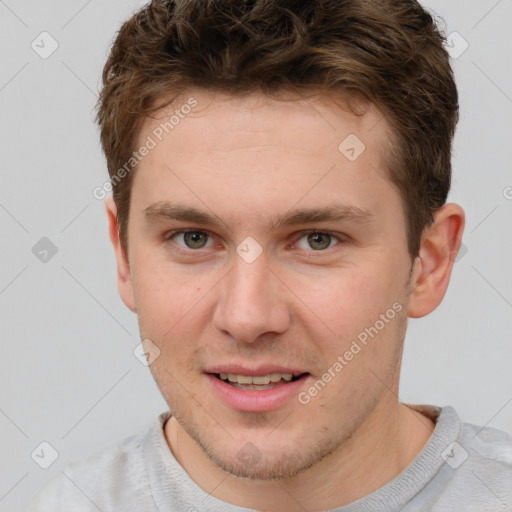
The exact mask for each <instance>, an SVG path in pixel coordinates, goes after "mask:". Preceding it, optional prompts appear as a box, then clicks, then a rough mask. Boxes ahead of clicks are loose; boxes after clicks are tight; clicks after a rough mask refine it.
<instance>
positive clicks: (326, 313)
mask: <svg viewBox="0 0 512 512" xmlns="http://www.w3.org/2000/svg"><path fill="white" fill-rule="evenodd" d="M290 279H291V277H290ZM291 282H292V283H293V282H294V286H293V287H292V289H293V290H294V292H295V293H296V295H297V296H298V297H299V298H300V299H301V300H302V302H303V303H304V305H305V306H306V307H307V308H308V309H309V316H310V318H311V321H310V325H311V326H313V328H314V329H315V330H316V331H317V332H318V333H319V335H320V330H321V331H322V332H323V333H324V335H323V338H324V339H327V338H330V339H333V344H334V345H336V346H337V345H339V343H340V341H342V340H345V341H347V340H351V339H352V338H353V337H355V336H357V334H358V333H359V332H361V331H362V330H364V328H365V327H369V326H371V325H373V324H374V323H375V322H376V321H377V320H378V319H379V316H380V315H381V314H384V313H386V311H387V310H388V309H389V308H392V306H393V304H394V303H395V302H396V301H400V300H401V298H402V293H403V290H401V289H400V286H399V284H398V283H399V282H400V280H399V278H398V277H397V276H395V277H393V272H390V270H389V269H388V270H387V272H384V271H383V270H381V269H380V268H379V267H378V266H375V267H374V268H370V269H369V268H362V267H355V266H353V267H351V268H348V267H347V268H337V269H329V270H326V269H323V270H322V271H321V272H317V273H316V274H315V275H308V276H297V275H296V276H295V278H294V279H293V280H292V281H291ZM305 311H306V310H305ZM319 319H320V320H321V321H320V322H319V321H318V320H319Z"/></svg>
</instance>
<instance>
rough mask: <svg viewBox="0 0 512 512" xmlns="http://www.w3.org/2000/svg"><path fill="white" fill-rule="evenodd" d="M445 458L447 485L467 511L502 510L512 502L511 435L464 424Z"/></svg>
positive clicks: (448, 448)
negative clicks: (465, 505)
mask: <svg viewBox="0 0 512 512" xmlns="http://www.w3.org/2000/svg"><path fill="white" fill-rule="evenodd" d="M443 458H444V459H445V462H446V464H445V467H444V471H443V472H442V473H444V475H445V478H446V482H450V483H451V485H449V488H450V489H451V491H452V493H453V495H454V496H458V500H461V501H460V502H462V500H465V501H464V503H467V504H468V505H467V507H468V508H467V510H468V511H471V512H473V511H476V510H484V509H485V510H501V508H500V507H502V506H503V504H504V503H509V504H510V503H512V435H511V434H510V433H508V432H504V431H501V430H498V429H495V428H491V427H487V426H478V425H474V424H472V423H465V422H461V428H460V433H459V436H458V437H457V439H456V440H455V441H454V442H453V443H451V445H450V446H448V447H447V449H446V450H445V452H444V457H443ZM457 503H459V501H457ZM479 507H480V508H479ZM482 507H484V508H482ZM485 507H487V508H485Z"/></svg>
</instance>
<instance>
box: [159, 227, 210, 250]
mask: <svg viewBox="0 0 512 512" xmlns="http://www.w3.org/2000/svg"><path fill="white" fill-rule="evenodd" d="M166 238H167V239H168V240H174V241H175V242H176V243H177V244H178V245H179V246H181V247H184V248H186V249H192V250H193V249H204V248H205V247H206V244H207V243H208V242H209V241H210V242H211V240H209V238H210V236H209V235H208V233H205V232H204V231H192V230H191V231H177V232H175V233H170V234H169V235H168V236H167V237H166Z"/></svg>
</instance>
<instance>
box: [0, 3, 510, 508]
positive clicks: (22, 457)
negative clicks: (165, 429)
mask: <svg viewBox="0 0 512 512" xmlns="http://www.w3.org/2000/svg"><path fill="white" fill-rule="evenodd" d="M142 4H143V2H141V1H135V0H109V1H100V0H89V1H85V0H67V1H64V0H52V1H36V0H24V1H21V0H5V1H1V0H0V41H1V43H0V62H1V66H0V143H1V151H0V169H1V171H0V172H1V188H0V235H1V242H0V243H1V246H0V247H1V250H0V315H1V321H0V336H1V359H0V432H1V436H0V464H1V467H0V510H1V511H14V510H19V509H20V507H22V506H23V504H24V503H25V502H26V501H27V500H28V499H29V498H31V497H32V496H33V495H34V494H35V493H36V492H37V491H38V490H39V489H40V488H41V487H42V486H43V484H44V483H45V482H46V481H47V480H48V479H49V478H50V477H51V476H53V475H54V474H56V473H58V472H59V471H60V470H61V469H62V468H63V467H64V465H65V464H67V463H68V462H69V461H70V460H73V459H77V458H82V457H84V456H87V455H88V454H90V453H91V452H94V451H97V450H100V449H101V448H103V447H104V446H107V445H109V444H111V443H112V442H114V441H116V440H118V439H120V438H122V437H125V436H127V435H130V434H132V433H134V432H136V431H138V430H139V429H142V428H145V427H146V426H147V425H148V424H149V423H150V422H152V421H153V419H154V418H155V417H156V415H157V414H159V413H160V412H162V411H164V410H166V408H167V407H166V404H165V402H164V401H163V399H162V398H161V396H160V393H159V391H158V389H157V387H156V385H155V384H154V383H153V380H152V378H151V375H150V372H149V369H148V368H147V367H145V366H143V365H142V364H141V363H140V362H139V360H138V359H136V358H135V356H134V355H133V350H134V348H135V347H136V346H137V345H138V343H139V341H140V340H139V337H138V327H137V322H136V317H135V315H134V314H132V313H131V312H130V311H128V310H127V309H126V308H125V306H124V305H123V303H122V302H121V300H120V298H119V297H118V294H117V288H116V269H115V264H114V255H113V251H112V250H111V247H110V245H109V244H110V242H109V240H108V234H107V222H106V215H105V213H104V207H103V203H102V202H101V201H98V200H96V199H95V198H94V197H93V195H92V191H93V189H94V188H95V187H97V186H100V185H102V184H103V183H104V181H105V179H106V178H107V173H106V167H105V162H104V159H103V156H102V154H101V152H100V147H99V137H98V133H97V129H96V127H95V125H94V123H93V116H94V112H93V107H94V104H95V101H96V96H97V91H98V86H99V78H100V73H101V70H102V67H103V64H104V61H105V59H106V56H107V51H108V47H109V43H110V41H111V40H112V37H113V36H114V33H115V31H116V30H117V29H118V28H119V26H120V23H121V22H122V21H123V20H124V19H126V18H127V17H128V16H129V15H130V13H132V12H133V11H134V9H136V8H138V7H139V6H141V5H142ZM426 5H428V6H429V7H430V8H432V9H434V10H435V11H436V12H437V13H439V14H441V15H442V16H443V18H444V20H445V24H446V31H447V33H448V34H452V33H453V32H454V31H456V32H458V33H459V34H460V35H461V36H462V37H463V38H464V40H466V41H467V43H468V44H469V48H468V49H467V50H466V51H465V52H464V53H463V54H462V55H460V56H459V57H458V58H456V59H454V60H453V65H454V69H455V72H456V78H457V81H458V85H459V90H460V103H461V122H460V124H459V127H458V132H457V135H456V140H455V147H454V160H453V161H454V180H453V188H452V192H451V197H450V200H451V201H455V202H458V203H460V204H461V205H462V206H463V207H464V208H465V210H466V213H467V226H466V231H465V234H464V239H463V242H464V245H465V247H466V248H467V253H466V254H464V255H463V257H462V258H461V259H460V260H459V261H458V262H457V263H456V265H455V268H454V273H453V277H452V281H451V286H450V289H449V291H448V293H447V295H446V298H445V300H444V302H443V304H442V305H441V306H440V307H439V308H438V309H437V310H436V311H435V312H434V313H433V314H431V315H430V316H428V317H427V318H424V319H419V320H411V321H410V324H409V325H410V326H409V332H408V337H407V341H406V348H405V355H404V361H403V373H402V383H401V399H402V400H404V401H408V402H414V403H430V404H436V405H446V404H451V405H453V406H455V408H456V410H457V411H458V413H459V415H460V416H461V417H462V418H463V419H465V420H466V421H470V422H472V423H477V424H480V425H490V426H493V427H496V428H500V429H503V430H508V431H512V372H511V371H510V366H511V361H512V343H511V342H510V332H511V330H512V269H511V265H512V200H511V199H510V198H511V197H512V188H507V187H512V170H511V158H510V157H511V146H512V127H511V123H510V119H511V116H512V66H511V58H510V51H511V49H512V32H511V31H510V20H511V19H512V0H500V1H496V0H479V1H475V0H472V1H468V0H452V1H446V0H445V1H442V0H435V1H434V0H432V1H428V2H426ZM43 31H47V32H49V33H50V34H51V36H52V37H53V38H54V39H55V40H56V41H57V42H58V45H59V47H58V49H57V50H56V51H55V53H53V54H52V55H51V56H50V57H49V58H47V59H42V58H41V57H40V56H39V55H38V54H37V53H36V52H35V51H34V50H33V49H32V48H31V43H32V41H33V40H36V43H37V42H38V41H39V43H38V44H39V45H40V46H41V45H42V43H40V39H41V38H40V37H39V34H40V33H41V32H43ZM460 44H461V41H460V40H459V41H458V42H457V43H456V44H455V49H454V51H458V50H460V49H461V48H462V47H461V46H460ZM457 45H458V46H457ZM45 48H46V49H48V48H49V41H48V40H46V43H45ZM506 196H508V197H509V199H507V197H506ZM42 237H47V238H49V239H50V240H51V241H52V242H53V243H54V244H55V246H56V247H57V249H58V252H57V254H56V255H55V256H53V257H52V258H51V259H50V258H48V259H49V261H47V262H46V263H44V262H41V261H40V260H39V259H38V258H37V257H36V256H35V255H34V254H33V252H32V248H33V246H34V245H35V244H36V243H37V242H38V241H39V240H40V239H41V238H42ZM43 441H46V442H48V443H50V444H51V446H53V447H54V449H55V450H56V451H57V452H58V454H59V457H58V459H57V460H56V461H55V462H54V464H53V465H51V466H50V467H49V468H48V469H46V470H44V469H42V468H40V467H39V465H38V464H36V462H35V461H34V460H33V459H32V457H31V453H32V452H33V451H34V450H35V449H36V448H37V447H39V445H40V443H41V442H43ZM39 450H41V449H39ZM43 452H45V450H43ZM36 453H42V452H41V451H39V452H37V451H36ZM45 453H46V454H48V450H47V449H46V452H45ZM35 458H36V459H37V457H35ZM40 462H41V460H40Z"/></svg>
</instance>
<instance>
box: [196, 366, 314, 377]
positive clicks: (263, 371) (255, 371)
mask: <svg viewBox="0 0 512 512" xmlns="http://www.w3.org/2000/svg"><path fill="white" fill-rule="evenodd" d="M205 373H232V374H235V375H246V376H248V377H261V376H262V375H270V374H271V373H285V374H286V373H291V374H292V375H302V374H303V373H308V372H307V371H305V370H301V369H298V368H290V367H286V366H279V365H276V364H262V365H259V366H256V367H252V368H248V367H247V366H242V365H240V364H222V365H217V366H212V367H210V368H208V369H206V370H205Z"/></svg>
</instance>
